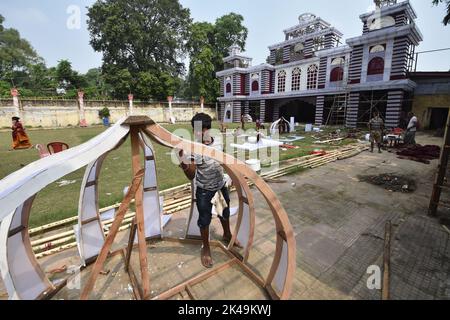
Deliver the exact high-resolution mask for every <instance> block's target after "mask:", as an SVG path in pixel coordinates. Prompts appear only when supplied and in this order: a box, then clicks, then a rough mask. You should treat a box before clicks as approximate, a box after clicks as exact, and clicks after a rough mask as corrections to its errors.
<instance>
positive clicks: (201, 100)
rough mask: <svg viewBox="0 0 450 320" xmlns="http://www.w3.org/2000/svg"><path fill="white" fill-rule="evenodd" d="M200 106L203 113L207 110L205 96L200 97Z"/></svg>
mask: <svg viewBox="0 0 450 320" xmlns="http://www.w3.org/2000/svg"><path fill="white" fill-rule="evenodd" d="M200 108H201V110H202V113H203V112H204V111H205V98H204V97H200Z"/></svg>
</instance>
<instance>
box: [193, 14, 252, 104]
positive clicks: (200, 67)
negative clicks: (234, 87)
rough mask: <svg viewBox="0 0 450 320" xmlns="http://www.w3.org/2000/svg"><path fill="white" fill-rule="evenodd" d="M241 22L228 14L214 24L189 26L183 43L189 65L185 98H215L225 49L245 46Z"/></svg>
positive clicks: (244, 31) (217, 93) (209, 99)
mask: <svg viewBox="0 0 450 320" xmlns="http://www.w3.org/2000/svg"><path fill="white" fill-rule="evenodd" d="M243 21H244V18H243V17H242V16H241V15H238V14H235V13H230V14H227V15H225V16H222V17H220V18H218V19H217V20H216V22H215V24H211V23H208V22H197V23H194V24H193V25H192V27H191V32H190V37H189V41H188V43H187V47H188V49H189V54H190V64H189V74H188V77H187V85H186V90H185V92H184V95H185V97H187V98H194V99H198V98H199V97H200V96H203V97H205V99H206V101H209V102H212V101H215V100H216V98H217V97H218V95H219V81H218V80H217V78H216V72H217V71H220V70H222V69H223V58H224V57H225V56H227V55H228V48H229V47H230V46H231V45H233V44H237V45H239V46H240V47H241V48H242V49H244V47H245V42H246V39H247V34H248V30H247V28H246V27H245V26H244V25H243Z"/></svg>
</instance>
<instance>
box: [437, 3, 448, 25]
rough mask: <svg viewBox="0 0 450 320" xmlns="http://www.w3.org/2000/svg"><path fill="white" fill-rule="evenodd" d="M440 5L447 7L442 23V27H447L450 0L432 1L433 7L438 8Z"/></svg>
mask: <svg viewBox="0 0 450 320" xmlns="http://www.w3.org/2000/svg"><path fill="white" fill-rule="evenodd" d="M440 3H445V6H446V7H447V15H446V16H445V17H444V20H443V21H442V22H443V23H444V25H448V24H449V23H450V0H433V4H434V5H435V6H438V5H439V4H440Z"/></svg>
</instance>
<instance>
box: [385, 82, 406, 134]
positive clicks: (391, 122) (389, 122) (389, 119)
mask: <svg viewBox="0 0 450 320" xmlns="http://www.w3.org/2000/svg"><path fill="white" fill-rule="evenodd" d="M403 95H404V93H403V91H401V90H398V91H389V92H388V98H387V100H388V101H387V107H386V124H385V125H386V128H388V129H394V128H397V127H398V126H399V124H400V116H401V113H402V105H403Z"/></svg>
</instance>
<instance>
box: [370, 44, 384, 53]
mask: <svg viewBox="0 0 450 320" xmlns="http://www.w3.org/2000/svg"><path fill="white" fill-rule="evenodd" d="M384 51H386V48H385V47H384V45H381V44H377V45H376V46H373V47H371V48H370V53H377V52H384Z"/></svg>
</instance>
